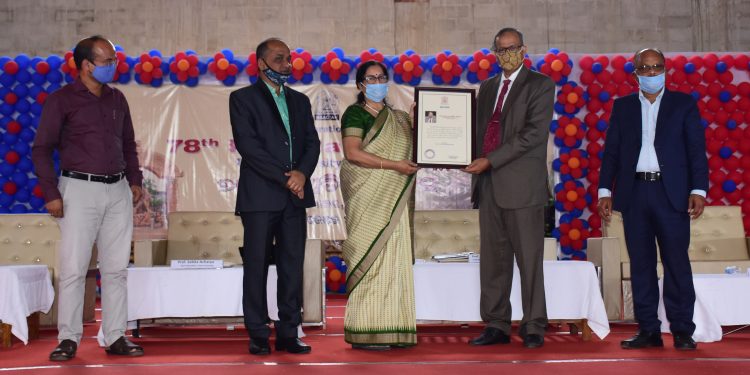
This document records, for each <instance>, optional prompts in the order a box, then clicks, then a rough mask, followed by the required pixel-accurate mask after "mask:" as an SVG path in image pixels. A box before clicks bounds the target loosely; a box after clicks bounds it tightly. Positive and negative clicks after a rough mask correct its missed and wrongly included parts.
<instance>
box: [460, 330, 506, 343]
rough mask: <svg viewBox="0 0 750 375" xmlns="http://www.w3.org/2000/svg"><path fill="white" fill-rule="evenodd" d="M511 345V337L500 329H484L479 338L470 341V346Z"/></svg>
mask: <svg viewBox="0 0 750 375" xmlns="http://www.w3.org/2000/svg"><path fill="white" fill-rule="evenodd" d="M508 343H510V336H508V335H506V334H505V333H503V331H501V330H500V329H498V328H495V327H487V328H485V329H484V331H483V332H482V334H481V335H479V337H475V338H473V339H471V340H469V345H477V346H479V345H492V344H508Z"/></svg>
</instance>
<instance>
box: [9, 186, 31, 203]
mask: <svg viewBox="0 0 750 375" xmlns="http://www.w3.org/2000/svg"><path fill="white" fill-rule="evenodd" d="M13 198H15V199H16V201H17V202H21V203H28V202H29V199H31V193H29V191H28V190H26V189H19V190H18V191H17V192H16V193H15V194H13Z"/></svg>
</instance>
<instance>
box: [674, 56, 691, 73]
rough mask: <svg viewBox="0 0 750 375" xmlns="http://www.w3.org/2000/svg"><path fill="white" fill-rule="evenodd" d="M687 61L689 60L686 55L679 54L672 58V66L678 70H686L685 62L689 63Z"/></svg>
mask: <svg viewBox="0 0 750 375" xmlns="http://www.w3.org/2000/svg"><path fill="white" fill-rule="evenodd" d="M687 62H688V60H687V58H686V57H685V55H677V56H675V57H673V58H672V66H674V68H675V69H678V70H685V64H687Z"/></svg>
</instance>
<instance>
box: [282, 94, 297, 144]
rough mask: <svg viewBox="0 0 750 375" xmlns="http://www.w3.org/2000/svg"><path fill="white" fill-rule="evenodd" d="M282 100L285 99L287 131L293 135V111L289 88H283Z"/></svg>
mask: <svg viewBox="0 0 750 375" xmlns="http://www.w3.org/2000/svg"><path fill="white" fill-rule="evenodd" d="M284 98H286V110H287V112H289V131H290V132H291V133H294V129H295V126H294V124H295V121H294V120H295V118H296V116H295V110H294V104H295V103H294V100H293V98H292V95H291V94H290V93H289V88H288V87H286V86H285V87H284Z"/></svg>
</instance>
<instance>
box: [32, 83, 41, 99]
mask: <svg viewBox="0 0 750 375" xmlns="http://www.w3.org/2000/svg"><path fill="white" fill-rule="evenodd" d="M43 91H44V88H43V87H42V85H33V86H31V88H29V96H30V97H31V98H33V99H34V100H36V97H37V96H39V94H41V93H42V92H43Z"/></svg>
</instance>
